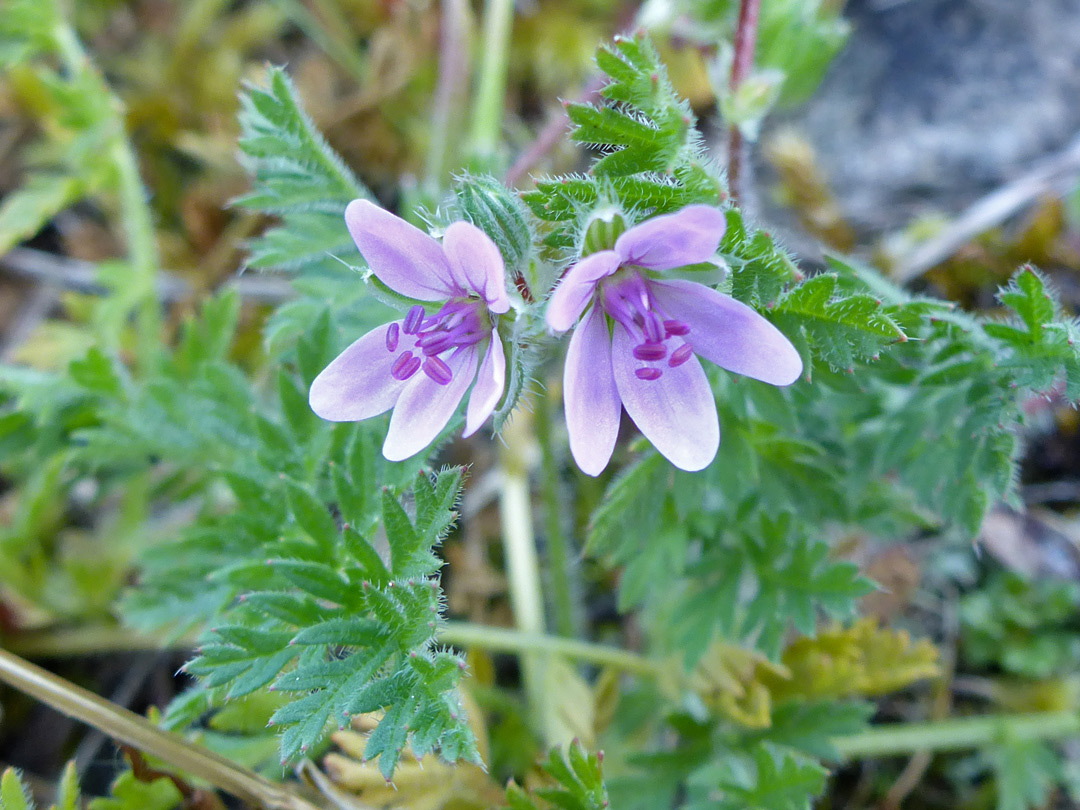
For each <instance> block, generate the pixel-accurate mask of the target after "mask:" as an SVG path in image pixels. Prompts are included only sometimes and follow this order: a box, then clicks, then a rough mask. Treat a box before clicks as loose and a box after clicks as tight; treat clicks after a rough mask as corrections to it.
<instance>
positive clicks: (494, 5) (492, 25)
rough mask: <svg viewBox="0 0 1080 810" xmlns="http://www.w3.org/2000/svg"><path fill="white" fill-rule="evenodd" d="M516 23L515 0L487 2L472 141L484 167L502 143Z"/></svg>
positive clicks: (485, 4)
mask: <svg viewBox="0 0 1080 810" xmlns="http://www.w3.org/2000/svg"><path fill="white" fill-rule="evenodd" d="M513 21H514V2H513V0H485V2H484V30H483V37H484V39H483V43H484V47H483V57H482V60H481V62H480V78H479V82H478V84H477V87H476V98H475V100H474V102H473V110H472V113H473V115H472V132H471V137H470V142H471V144H472V152H473V156H474V157H475V158H476V159H477V160H479V161H481V162H482V163H490V162H491V160H492V159H493V158H494V156H495V150H496V147H497V146H498V143H499V130H500V128H501V127H502V119H503V102H504V98H505V96H506V69H507V64H508V56H509V52H510V29H511V25H512V23H513Z"/></svg>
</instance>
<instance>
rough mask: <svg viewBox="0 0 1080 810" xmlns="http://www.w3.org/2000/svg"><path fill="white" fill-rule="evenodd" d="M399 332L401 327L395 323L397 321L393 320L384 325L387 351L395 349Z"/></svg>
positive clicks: (394, 350)
mask: <svg viewBox="0 0 1080 810" xmlns="http://www.w3.org/2000/svg"><path fill="white" fill-rule="evenodd" d="M400 334H401V328H400V327H399V326H398V325H397V321H394V322H393V323H391V324H390V325H389V326H388V327H386V350H387V351H388V352H396V351H397V345H398V337H399V336H400Z"/></svg>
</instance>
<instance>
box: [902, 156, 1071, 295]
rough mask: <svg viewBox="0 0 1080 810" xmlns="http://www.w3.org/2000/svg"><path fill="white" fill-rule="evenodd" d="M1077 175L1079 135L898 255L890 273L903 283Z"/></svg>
mask: <svg viewBox="0 0 1080 810" xmlns="http://www.w3.org/2000/svg"><path fill="white" fill-rule="evenodd" d="M1078 177H1080V137H1077V138H1076V139H1075V140H1073V141H1072V142H1071V143H1070V144H1069V145H1068V146H1067V147H1066V148H1065V149H1064V150H1063V151H1062V152H1060V153H1059V154H1057V155H1055V156H1053V157H1051V158H1049V159H1047V160H1044V161H1042V162H1040V163H1039V164H1038V165H1037V166H1035V167H1034V168H1033V169H1031V171H1029V172H1027V173H1026V174H1024V175H1023V176H1021V177H1018V178H1017V179H1016V180H1013V181H1012V182H1011V183H1007V184H1006V185H1004V186H1002V187H1001V188H999V189H998V190H997V191H994V192H993V193H991V194H988V195H987V196H985V197H983V198H982V199H981V200H979V201H978V202H976V203H975V204H974V205H972V206H971V207H970V208H968V209H967V210H966V211H965V212H964V213H962V214H961V215H960V216H959V217H957V218H956V219H955V220H953V221H952V222H951V223H950V224H949V225H948V226H947V227H946V228H945V230H943V231H942V232H941V233H940V234H938V235H937V236H935V237H934V238H932V239H929V240H927V241H926V242H923V243H922V244H920V245H918V246H916V247H915V248H914V249H913V250H912V251H911V252H910V253H908V254H907V255H906V256H901V257H900V258H899V259H898V260H897V261H896V263H895V265H894V266H893V269H892V273H891V276H892V278H893V279H895V280H896V281H898V282H901V283H906V282H908V281H911V280H912V279H914V278H916V277H918V276H920V275H922V274H923V273H925V272H926V271H927V270H929V269H930V268H932V267H935V266H937V265H939V264H941V262H943V261H945V260H946V259H948V258H949V257H950V256H952V255H953V254H954V253H956V251H957V250H959V249H960V248H961V247H963V246H964V245H966V244H967V243H968V242H970V241H971V240H972V239H974V238H975V237H976V236H978V235H979V234H981V233H984V232H985V231H987V230H989V229H990V228H993V227H995V226H997V225H1000V224H1001V223H1002V222H1004V221H1005V220H1007V219H1008V218H1009V217H1011V216H1013V215H1014V214H1016V213H1017V212H1019V211H1020V210H1022V209H1023V208H1025V207H1027V206H1029V205H1031V204H1032V203H1033V202H1035V201H1036V200H1038V199H1039V198H1040V197H1044V196H1047V195H1054V196H1060V195H1061V194H1064V193H1066V192H1068V191H1069V190H1070V189H1072V188H1073V187H1074V186H1075V184H1076V182H1077V178H1078Z"/></svg>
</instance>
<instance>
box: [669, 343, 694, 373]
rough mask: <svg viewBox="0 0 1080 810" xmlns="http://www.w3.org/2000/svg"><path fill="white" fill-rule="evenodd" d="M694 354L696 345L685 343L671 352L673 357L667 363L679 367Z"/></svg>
mask: <svg viewBox="0 0 1080 810" xmlns="http://www.w3.org/2000/svg"><path fill="white" fill-rule="evenodd" d="M693 356H694V347H693V346H691V345H690V344H689V343H684V344H683V345H682V346H680V347H679V348H677V349H676V350H675V351H673V352H672V353H671V357H669V358H668V361H667V364H668V365H669V366H671V367H672V368H678V367H679V366H681V365H682V364H683V363H685V362H686V361H687V360H689V359H690V358H691V357H693Z"/></svg>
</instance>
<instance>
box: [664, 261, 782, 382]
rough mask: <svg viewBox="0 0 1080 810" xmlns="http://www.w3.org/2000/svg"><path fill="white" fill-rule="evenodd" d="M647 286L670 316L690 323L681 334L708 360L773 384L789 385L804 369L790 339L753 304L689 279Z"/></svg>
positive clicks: (687, 323) (737, 372)
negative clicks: (744, 302)
mask: <svg viewBox="0 0 1080 810" xmlns="http://www.w3.org/2000/svg"><path fill="white" fill-rule="evenodd" d="M651 287H652V291H653V295H655V296H656V300H657V301H658V302H659V303H660V306H661V307H662V308H663V309H664V310H665V311H666V313H667V315H668V317H670V318H676V319H678V320H680V321H682V322H683V323H685V324H686V325H687V326H689V327H690V334H689V335H687V336H686V338H685V340H686V342H687V343H689V344H690V345H691V346H693V347H694V351H695V352H697V353H698V354H700V355H701V356H702V357H704V358H705V359H706V360H710V361H712V362H713V363H716V365H718V366H720V367H721V368H726V369H727V370H728V371H734V372H735V373H736V374H744V375H746V376H747V377H753V378H754V379H755V380H761V381H762V382H767V383H771V384H772V385H791V383H793V382H795V381H796V380H797V379H799V375H801V374H802V370H803V365H802V358H800V357H799V353H798V351H796V349H795V347H794V346H792V345H791V341H789V340H788V339H787V338H786V337H784V333H783V332H781V331H780V330H779V329H777V328H776V327H775V326H773V325H772V324H771V323H769V322H768V321H767V320H766V319H765V318H763V317H762V316H761V315H759V314H758V313H757V312H756V311H755V310H754V309H753V308H752V307H748V306H747V305H746V304H743V303H741V302H739V301H736V300H735V299H734V298H731V297H730V296H727V295H724V294H723V293H718V292H717V291H716V290H714V289H712V288H711V287H706V286H705V285H704V284H697V283H695V282H693V281H677V280H672V281H654V282H653V283H652V285H651Z"/></svg>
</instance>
